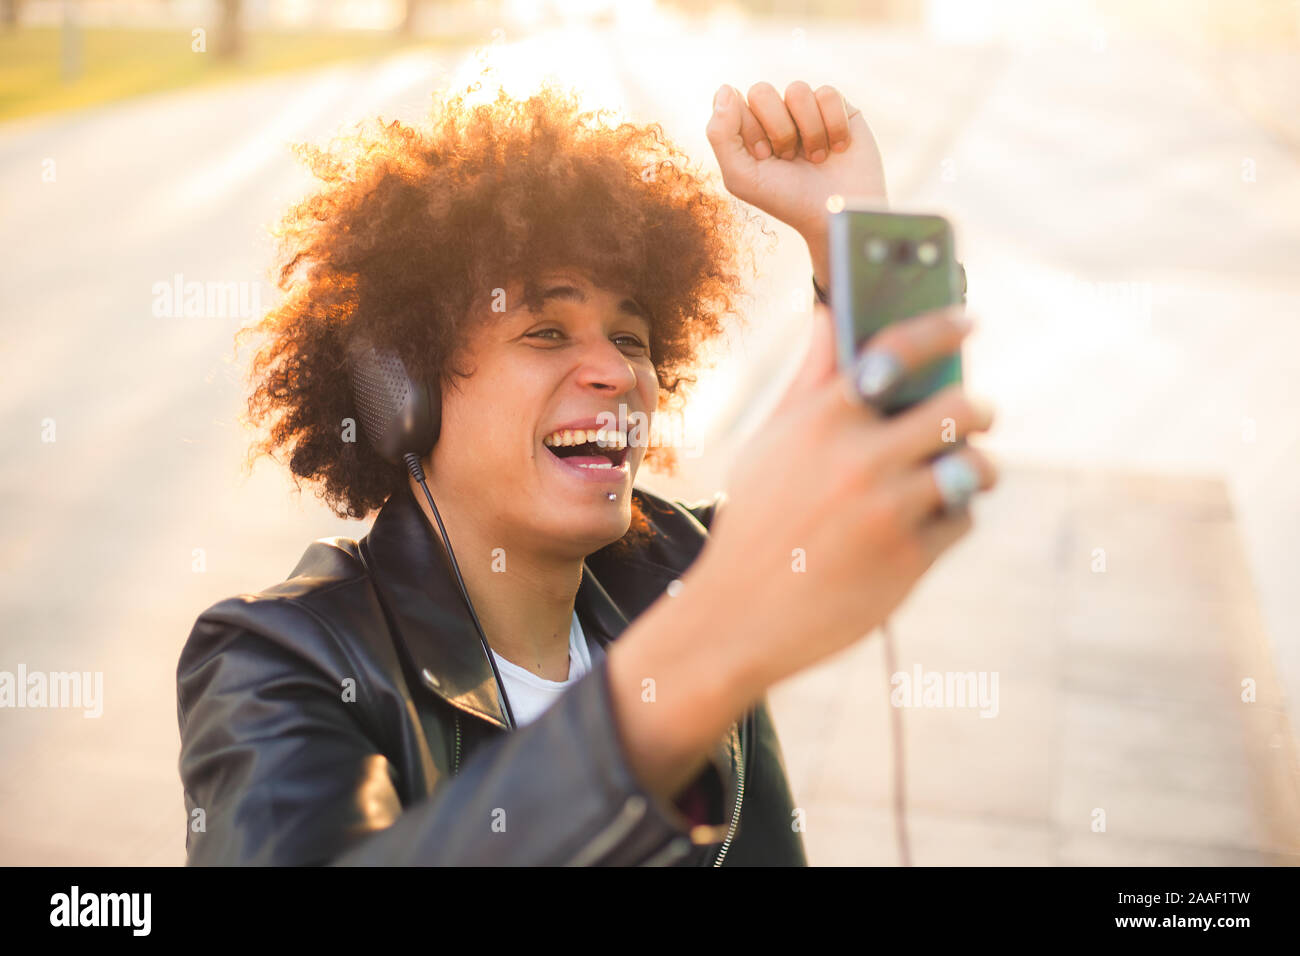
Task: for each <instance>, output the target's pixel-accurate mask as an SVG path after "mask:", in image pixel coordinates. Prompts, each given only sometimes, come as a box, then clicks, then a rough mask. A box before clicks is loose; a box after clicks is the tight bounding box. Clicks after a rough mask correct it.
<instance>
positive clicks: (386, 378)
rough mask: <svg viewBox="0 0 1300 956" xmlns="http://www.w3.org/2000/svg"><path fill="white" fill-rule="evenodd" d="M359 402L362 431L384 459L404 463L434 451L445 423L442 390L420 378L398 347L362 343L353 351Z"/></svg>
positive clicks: (352, 371) (351, 372) (351, 360)
mask: <svg viewBox="0 0 1300 956" xmlns="http://www.w3.org/2000/svg"><path fill="white" fill-rule="evenodd" d="M348 371H349V375H350V377H351V381H352V395H353V400H354V402H355V404H356V406H357V413H358V415H357V417H358V418H360V420H361V430H362V431H363V432H365V434H366V437H367V438H368V439H369V440H370V444H371V445H372V446H373V447H374V449H375V451H376V452H377V453H378V454H379V456H380V457H381V458H383V459H384V460H385V461H387V462H389V463H390V464H394V465H396V464H401V463H403V458H404V456H406V455H407V454H410V453H412V452H413V453H415V454H416V455H418V456H419V457H421V458H423V457H424V456H425V455H427V454H428V453H429V452H430V451H432V450H433V445H434V443H435V442H436V441H437V440H438V432H439V430H440V428H441V424H442V411H441V409H442V393H441V391H440V390H438V389H436V388H430V387H429V384H430V383H428V382H427V381H423V380H422V381H420V382H416V381H414V380H412V378H411V376H410V375H409V374H407V371H406V366H405V365H404V364H403V363H402V360H401V358H400V357H399V356H398V354H397V352H396V351H394V350H393V349H377V348H374V347H373V346H371V345H369V344H368V343H365V342H358V343H357V344H356V345H355V346H354V347H353V349H352V350H351V353H350V355H349V366H348Z"/></svg>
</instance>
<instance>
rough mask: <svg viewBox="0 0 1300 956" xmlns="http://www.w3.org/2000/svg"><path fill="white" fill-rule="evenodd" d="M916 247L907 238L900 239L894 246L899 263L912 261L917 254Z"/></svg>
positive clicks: (903, 263)
mask: <svg viewBox="0 0 1300 956" xmlns="http://www.w3.org/2000/svg"><path fill="white" fill-rule="evenodd" d="M915 252H916V247H915V246H914V245H913V244H912V242H911V241H909V240H907V239H900V240H898V245H896V246H894V261H895V262H897V263H898V264H899V265H907V264H909V263H910V262H911V261H912V258H913V256H914V255H915Z"/></svg>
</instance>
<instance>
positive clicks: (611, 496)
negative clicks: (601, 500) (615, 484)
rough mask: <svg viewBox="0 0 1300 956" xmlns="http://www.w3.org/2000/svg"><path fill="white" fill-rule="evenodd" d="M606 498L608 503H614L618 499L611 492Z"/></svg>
mask: <svg viewBox="0 0 1300 956" xmlns="http://www.w3.org/2000/svg"><path fill="white" fill-rule="evenodd" d="M606 497H607V498H609V500H610V501H616V500H617V499H618V495H617V494H615V493H614V492H612V491H611V492H610V493H609V494H608V495H607V496H606Z"/></svg>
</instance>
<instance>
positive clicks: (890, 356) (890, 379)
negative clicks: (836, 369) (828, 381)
mask: <svg viewBox="0 0 1300 956" xmlns="http://www.w3.org/2000/svg"><path fill="white" fill-rule="evenodd" d="M905 371H906V370H905V369H904V368H903V363H902V362H900V361H899V360H898V357H897V356H896V355H894V353H893V352H885V351H873V350H868V351H866V352H863V353H862V355H861V356H859V357H858V360H857V362H856V363H855V364H854V366H853V385H854V387H855V388H856V389H857V391H858V395H859V396H861V398H862V400H863V401H864V402H867V403H868V404H871V405H879V404H880V403H881V402H882V401H883V400H884V399H885V398H887V397H888V395H889V393H890V392H892V391H893V390H894V389H895V388H896V387H897V386H898V383H899V382H901V381H902V380H903V373H904V372H905Z"/></svg>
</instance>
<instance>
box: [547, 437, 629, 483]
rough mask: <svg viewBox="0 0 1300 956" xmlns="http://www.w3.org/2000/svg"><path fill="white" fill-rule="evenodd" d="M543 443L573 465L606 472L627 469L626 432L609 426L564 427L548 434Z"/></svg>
mask: <svg viewBox="0 0 1300 956" xmlns="http://www.w3.org/2000/svg"><path fill="white" fill-rule="evenodd" d="M542 444H543V445H545V446H546V450H547V451H549V452H550V453H551V454H552V455H554V456H555V457H556V458H558V459H559V460H560V461H561V462H562V463H563V464H564V465H566V466H568V467H570V468H577V469H581V470H583V471H588V472H597V473H599V472H605V473H606V474H610V473H613V474H622V473H624V472H626V465H627V452H628V449H627V433H626V432H620V431H618V430H617V429H606V428H587V429H581V428H577V429H574V428H562V429H560V430H558V431H554V432H552V433H551V434H549V435H547V436H546V437H545V438H544V439H542Z"/></svg>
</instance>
